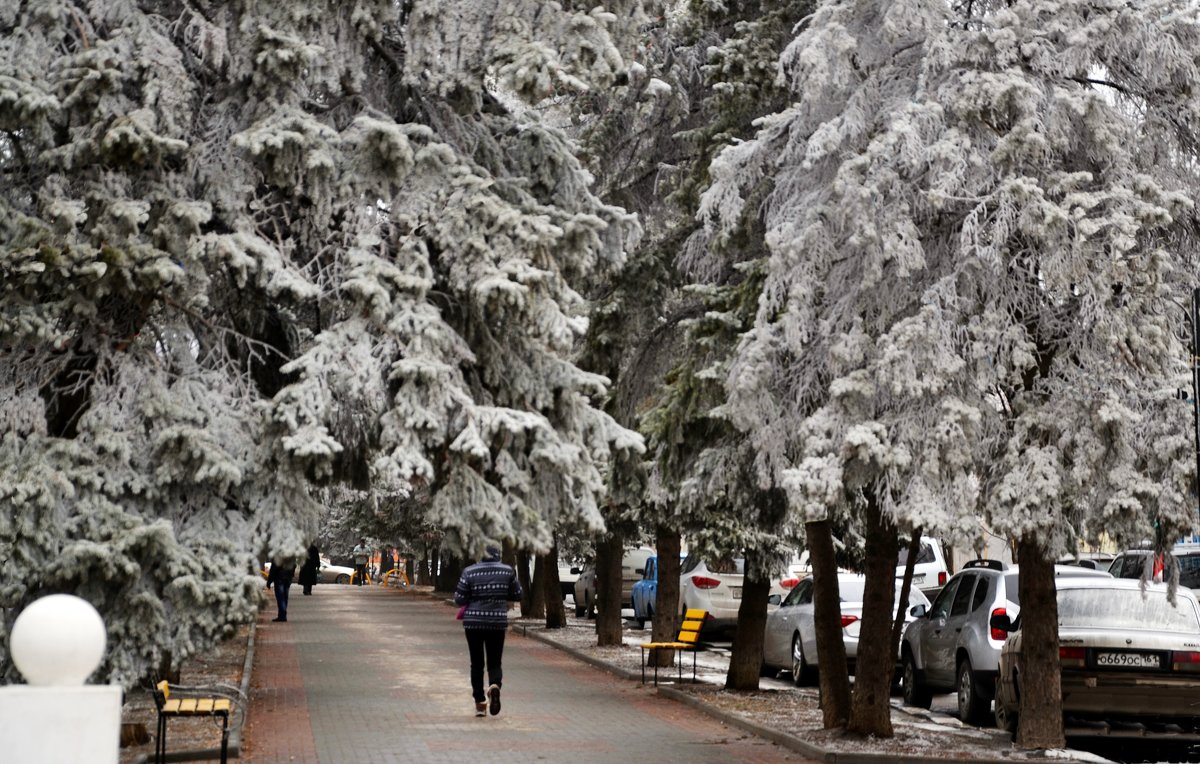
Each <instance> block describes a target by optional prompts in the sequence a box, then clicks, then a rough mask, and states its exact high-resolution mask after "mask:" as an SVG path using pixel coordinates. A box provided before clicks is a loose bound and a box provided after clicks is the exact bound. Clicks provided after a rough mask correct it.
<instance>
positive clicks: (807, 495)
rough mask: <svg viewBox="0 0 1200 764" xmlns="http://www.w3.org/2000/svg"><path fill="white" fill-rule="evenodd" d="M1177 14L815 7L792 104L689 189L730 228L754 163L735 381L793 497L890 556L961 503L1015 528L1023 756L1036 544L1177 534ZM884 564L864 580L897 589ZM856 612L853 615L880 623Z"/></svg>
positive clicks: (737, 405)
mask: <svg viewBox="0 0 1200 764" xmlns="http://www.w3.org/2000/svg"><path fill="white" fill-rule="evenodd" d="M1197 14H1198V11H1197V6H1196V4H1195V3H1178V2H1164V1H1161V0H1144V1H1136V0H1135V2H1125V1H1124V0H1123V1H1122V2H1111V3H1110V2H1095V1H1094V0H1089V1H1087V2H1082V1H1078V0H1054V1H1053V2H1047V1H1046V0H1037V1H1026V0H1015V1H1008V0H1006V1H1005V2H987V1H985V0H975V1H973V2H955V3H950V4H947V3H945V2H941V1H940V0H928V1H926V0H832V1H830V2H826V3H824V4H822V5H821V7H820V8H819V10H818V11H817V13H816V14H814V16H813V17H812V18H811V19H810V20H809V21H808V23H807V24H806V26H805V27H804V29H803V30H802V31H801V33H800V35H799V36H798V37H797V39H796V41H795V42H794V43H793V44H792V46H791V47H790V48H789V50H788V51H787V53H786V54H785V55H784V57H783V58H782V61H781V64H782V72H783V75H784V76H785V77H786V79H787V81H788V82H789V84H790V86H791V87H792V88H793V89H794V91H795V94H796V99H797V100H796V104H795V105H794V106H792V107H790V108H788V109H786V110H784V111H781V112H779V113H778V114H776V115H774V116H772V117H769V118H767V119H765V120H764V122H763V128H762V130H761V131H760V133H759V134H758V136H757V137H756V138H755V139H754V140H753V141H748V142H746V143H745V144H742V145H739V146H736V147H734V148H731V149H730V150H728V151H727V152H725V153H724V154H722V156H721V157H720V159H719V161H718V163H717V164H716V165H715V166H714V174H715V175H716V176H717V182H716V183H715V184H714V187H713V189H712V190H711V191H710V192H709V193H708V195H707V196H706V204H707V207H706V212H707V213H708V214H709V215H710V216H711V219H712V220H714V221H717V223H718V224H719V223H720V222H721V221H725V224H726V226H732V225H736V222H737V221H738V220H739V219H740V217H741V215H742V214H743V208H744V199H745V195H744V194H743V192H742V189H743V188H746V187H748V186H752V185H755V184H757V183H759V182H760V179H761V178H762V177H769V178H772V179H773V180H774V183H775V190H774V192H773V194H772V196H771V197H770V199H768V201H767V204H766V205H765V206H764V207H763V216H764V219H765V225H766V228H767V234H766V236H767V242H768V244H769V246H770V248H771V259H770V269H769V274H768V276H767V280H766V284H765V287H764V289H763V295H762V299H761V301H760V303H759V312H758V318H757V322H756V326H755V328H754V330H753V332H752V333H750V334H749V335H748V336H747V337H746V339H745V341H744V342H743V343H742V345H741V346H740V348H739V350H738V354H737V358H736V361H735V363H734V364H733V367H732V370H731V373H730V375H729V380H728V383H729V386H730V389H731V393H730V398H731V401H730V410H731V411H732V413H733V415H734V416H735V418H736V420H737V421H739V422H741V423H742V426H743V427H746V428H752V429H754V430H756V431H757V432H758V433H759V434H760V437H761V438H762V439H763V445H762V446H761V447H762V449H763V450H764V451H765V452H766V453H768V454H769V455H771V458H773V460H774V465H773V466H774V469H775V470H776V471H777V474H778V475H779V476H780V479H781V480H782V481H783V482H784V483H785V484H786V485H787V486H788V487H789V490H790V493H791V499H792V503H793V506H794V508H795V511H796V512H797V513H799V514H800V516H801V517H803V518H806V519H811V518H824V517H828V516H830V515H831V514H833V515H842V516H845V517H848V518H855V517H857V518H861V519H860V520H859V522H863V521H866V522H865V523H864V524H863V525H862V526H860V527H869V528H873V529H874V530H873V531H871V532H870V533H868V534H867V536H868V538H867V541H868V545H869V546H870V545H871V543H872V542H871V537H872V536H874V537H875V538H876V539H879V540H880V541H878V542H877V543H883V540H884V537H885V536H886V535H887V534H888V533H891V534H892V535H893V541H892V542H890V544H891V545H890V550H891V552H892V553H893V554H894V549H895V545H894V532H895V529H898V528H905V527H914V526H915V527H924V528H926V529H927V530H929V531H931V532H936V533H939V534H941V535H943V536H948V537H951V538H964V537H967V536H969V534H971V533H972V532H973V530H974V529H975V528H976V527H977V521H976V516H977V513H978V516H980V517H982V518H983V519H985V520H986V521H987V522H988V523H989V524H990V525H991V526H992V527H993V528H995V529H998V530H1000V531H1001V532H1004V533H1006V534H1008V535H1010V536H1011V537H1012V538H1014V539H1015V540H1016V541H1017V546H1018V552H1019V558H1020V562H1021V565H1022V570H1023V571H1024V573H1025V575H1023V576H1022V592H1021V595H1022V596H1021V600H1022V604H1023V606H1024V622H1025V628H1026V630H1027V631H1028V632H1029V634H1028V635H1027V639H1028V640H1030V641H1031V643H1033V644H1036V645H1038V646H1039V648H1040V651H1039V652H1038V653H1037V654H1036V655H1030V656H1027V661H1028V662H1029V663H1030V665H1031V669H1030V670H1031V671H1032V672H1036V673H1037V675H1039V676H1042V677H1044V678H1045V679H1046V681H1045V682H1043V683H1039V687H1037V688H1034V687H1028V688H1022V690H1023V692H1022V704H1023V707H1022V718H1023V721H1022V724H1021V728H1020V733H1019V737H1018V742H1019V743H1021V744H1023V745H1026V746H1036V747H1052V746H1055V745H1058V744H1061V738H1062V732H1061V713H1060V711H1059V709H1058V705H1057V703H1058V688H1057V684H1056V678H1057V675H1058V673H1057V658H1056V649H1057V628H1056V619H1055V617H1054V596H1053V579H1052V574H1051V571H1050V568H1049V562H1048V561H1049V560H1051V559H1053V556H1054V555H1056V554H1059V553H1062V552H1065V551H1068V550H1070V549H1071V548H1072V547H1073V546H1074V545H1075V544H1076V543H1077V541H1080V540H1087V541H1095V540H1097V537H1098V536H1099V534H1100V533H1101V532H1102V531H1107V532H1108V533H1109V534H1110V535H1111V536H1112V537H1113V538H1116V539H1117V540H1119V541H1122V540H1136V539H1140V538H1145V537H1150V536H1154V535H1155V532H1156V529H1157V532H1158V534H1159V535H1158V538H1159V540H1160V542H1161V540H1162V539H1164V538H1165V539H1167V540H1168V541H1169V540H1170V539H1171V538H1172V537H1173V536H1174V534H1177V533H1178V532H1179V531H1180V530H1182V529H1184V528H1190V527H1192V526H1193V525H1194V500H1193V499H1192V498H1190V497H1189V496H1188V495H1187V489H1188V483H1189V481H1190V480H1192V479H1194V477H1195V476H1194V475H1193V474H1192V473H1193V468H1192V459H1191V456H1192V455H1191V453H1190V442H1189V440H1188V435H1187V434H1186V428H1185V427H1184V426H1182V424H1181V423H1182V421H1183V419H1182V418H1181V417H1180V416H1179V412H1178V409H1177V408H1176V407H1175V405H1176V404H1173V403H1172V402H1170V400H1169V397H1170V396H1169V394H1167V393H1166V392H1165V391H1167V390H1169V389H1173V388H1174V387H1175V382H1176V379H1177V378H1178V376H1179V374H1180V373H1181V371H1182V370H1183V369H1184V364H1185V362H1186V357H1187V354H1186V351H1185V349H1184V347H1183V346H1182V344H1181V342H1180V341H1179V337H1180V336H1181V334H1183V331H1182V327H1181V323H1182V319H1183V312H1182V310H1181V309H1180V304H1181V303H1182V302H1183V300H1184V295H1185V294H1186V286H1187V285H1186V284H1185V281H1184V280H1185V278H1186V276H1187V275H1188V274H1189V273H1194V272H1195V265H1196V242H1195V239H1194V237H1193V235H1192V233H1191V232H1192V231H1193V230H1194V226H1195V223H1196V219H1195V213H1194V207H1193V202H1192V196H1193V195H1194V193H1195V191H1196V188H1197V178H1196V173H1195V167H1196V165H1195V161H1196V148H1197V146H1198V145H1200V143H1198V142H1197V134H1196V132H1195V130H1196V128H1195V125H1196V124H1198V123H1197V120H1196V116H1197V109H1198V108H1200V106H1197V103H1196V101H1195V99H1194V97H1193V96H1192V93H1194V92H1195V88H1196V87H1197V86H1198V85H1200V68H1198V64H1200V38H1198V35H1200V19H1198V15H1197ZM889 528H890V529H891V530H890V531H889V530H888V529H889ZM877 567H878V568H879V570H878V571H876V575H871V572H870V571H868V575H869V577H870V580H871V581H874V582H875V583H874V585H873V584H872V583H870V582H869V583H868V589H869V591H868V594H867V597H868V598H874V599H875V600H879V601H883V600H884V599H885V597H886V600H887V602H888V603H889V604H890V601H891V587H892V585H893V584H892V574H891V571H890V570H884V568H885V567H886V565H884V563H882V562H881V563H879V565H878V566H877ZM872 612H875V611H870V612H868V613H867V615H866V617H865V618H864V624H863V633H864V635H866V634H868V633H876V631H873V630H880V631H878V633H879V634H883V633H884V632H883V631H882V630H881V629H882V628H883V627H884V625H885V622H884V619H883V618H882V616H874V617H873V616H872V614H871V613H872ZM880 612H882V611H880ZM868 619H870V621H869V620H868ZM872 621H873V622H872ZM889 643H890V640H889V639H880V640H879V641H878V642H874V644H877V645H882V646H887V645H889ZM863 657H864V656H862V655H861V654H860V661H861V660H862V659H863ZM879 660H880V663H881V664H882V662H883V658H880V659H879ZM856 685H857V683H856ZM979 689H980V690H982V692H983V697H984V698H985V699H986V697H987V691H988V688H986V687H981V688H979ZM860 690H861V688H859V687H857V686H856V691H855V701H854V707H853V709H852V712H851V718H850V723H849V726H850V728H851V729H852V730H855V731H858V732H869V733H874V734H888V733H889V732H890V723H889V722H888V719H887V710H886V691H882V688H875V691H874V692H873V696H872V697H862V696H860ZM881 696H882V697H881Z"/></svg>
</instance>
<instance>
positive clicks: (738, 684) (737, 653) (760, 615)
mask: <svg viewBox="0 0 1200 764" xmlns="http://www.w3.org/2000/svg"><path fill="white" fill-rule="evenodd" d="M760 562H761V560H760V559H759V553H758V552H755V551H747V552H746V561H745V565H744V569H745V571H746V575H745V576H744V577H743V579H742V601H741V604H739V605H738V617H737V630H736V631H735V632H734V634H733V655H731V656H730V658H729V671H728V672H727V673H726V674H725V687H726V689H730V690H746V691H750V690H757V689H758V679H759V677H760V676H762V651H763V631H764V630H765V629H766V626H767V599H768V598H769V597H770V595H771V579H770V578H767V577H765V576H764V575H763V574H762V571H763V566H762V565H761V564H760Z"/></svg>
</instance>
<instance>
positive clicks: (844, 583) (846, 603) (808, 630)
mask: <svg viewBox="0 0 1200 764" xmlns="http://www.w3.org/2000/svg"><path fill="white" fill-rule="evenodd" d="M866 581H867V579H866V576H863V575H860V574H858V573H839V574H838V596H839V598H840V600H841V616H842V640H843V642H844V644H845V645H846V662H847V663H848V664H849V669H850V672H851V673H853V672H854V664H855V662H856V660H857V658H858V632H859V628H860V627H861V626H862V599H863V591H864V589H865V587H866ZM895 597H896V599H897V600H898V599H899V597H900V587H899V586H897V587H896V594H895ZM916 605H923V606H925V607H928V606H929V599H928V598H927V597H926V596H925V595H924V594H922V593H921V591H920V590H919V589H913V590H912V591H911V592H909V595H908V607H906V608H905V612H906V613H907V612H908V611H909V610H910V609H911V608H912V607H914V606H916ZM895 612H896V608H895V607H893V608H892V613H895ZM906 619H907V620H909V621H912V620H914V619H915V616H913V615H907V616H906ZM898 667H899V664H897V668H898ZM763 669H764V670H765V671H767V670H772V669H785V670H788V671H791V672H792V681H793V682H795V683H796V684H797V685H805V684H811V683H812V681H813V679H814V678H815V677H816V671H817V632H816V627H815V625H814V623H813V579H812V578H811V577H809V578H806V579H804V580H803V581H801V582H800V583H798V584H796V586H795V587H793V588H792V590H791V592H789V593H788V595H787V597H785V598H784V600H783V603H782V604H781V605H780V606H779V608H778V609H777V610H775V611H774V612H772V613H768V614H767V625H766V628H765V630H764V633H763Z"/></svg>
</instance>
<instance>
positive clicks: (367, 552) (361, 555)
mask: <svg viewBox="0 0 1200 764" xmlns="http://www.w3.org/2000/svg"><path fill="white" fill-rule="evenodd" d="M370 561H371V547H369V546H367V540H366V539H365V538H360V539H359V540H358V543H357V544H355V546H354V572H355V574H356V575H355V578H356V579H357V580H356V581H355V583H356V584H357V585H358V586H362V585H363V582H364V581H366V580H367V563H368V562H370Z"/></svg>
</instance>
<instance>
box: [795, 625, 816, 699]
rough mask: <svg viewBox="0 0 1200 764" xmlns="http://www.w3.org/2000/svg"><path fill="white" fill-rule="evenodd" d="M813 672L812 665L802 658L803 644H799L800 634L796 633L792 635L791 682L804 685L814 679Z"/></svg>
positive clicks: (798, 685) (800, 685) (799, 685)
mask: <svg viewBox="0 0 1200 764" xmlns="http://www.w3.org/2000/svg"><path fill="white" fill-rule="evenodd" d="M815 674H816V672H815V671H813V667H812V666H810V665H808V661H806V660H804V645H803V644H801V642H800V635H799V634H797V635H796V636H794V637H792V684H794V685H796V686H797V687H806V686H808V685H810V684H812V683H813V680H814V679H816V676H814V675H815Z"/></svg>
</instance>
